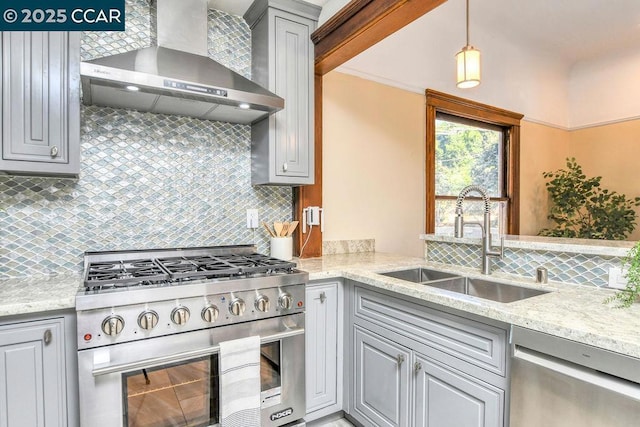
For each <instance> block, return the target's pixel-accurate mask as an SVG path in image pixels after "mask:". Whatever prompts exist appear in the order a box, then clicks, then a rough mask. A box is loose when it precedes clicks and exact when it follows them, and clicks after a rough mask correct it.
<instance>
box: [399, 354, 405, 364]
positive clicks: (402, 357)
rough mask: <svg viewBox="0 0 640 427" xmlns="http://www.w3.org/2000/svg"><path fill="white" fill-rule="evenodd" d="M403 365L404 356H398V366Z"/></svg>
mask: <svg viewBox="0 0 640 427" xmlns="http://www.w3.org/2000/svg"><path fill="white" fill-rule="evenodd" d="M403 363H404V354H399V355H398V366H402V364H403Z"/></svg>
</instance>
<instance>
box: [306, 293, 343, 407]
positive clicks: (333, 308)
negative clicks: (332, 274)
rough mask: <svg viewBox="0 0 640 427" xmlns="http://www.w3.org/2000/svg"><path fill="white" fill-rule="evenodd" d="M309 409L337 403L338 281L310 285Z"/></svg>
mask: <svg viewBox="0 0 640 427" xmlns="http://www.w3.org/2000/svg"><path fill="white" fill-rule="evenodd" d="M306 301H307V312H306V320H305V339H306V353H305V354H306V356H305V357H306V372H307V374H306V377H307V378H306V383H307V384H306V390H307V391H306V393H307V413H309V412H313V411H317V410H319V409H322V408H325V407H327V406H330V405H334V404H336V403H337V399H338V397H337V392H338V390H337V382H338V366H337V365H338V283H328V284H326V285H315V286H313V287H310V286H309V287H307V291H306Z"/></svg>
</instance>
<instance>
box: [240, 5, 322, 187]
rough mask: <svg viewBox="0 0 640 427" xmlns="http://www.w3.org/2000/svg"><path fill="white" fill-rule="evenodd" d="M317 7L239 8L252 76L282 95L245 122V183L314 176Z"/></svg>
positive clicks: (300, 181) (302, 180)
mask: <svg viewBox="0 0 640 427" xmlns="http://www.w3.org/2000/svg"><path fill="white" fill-rule="evenodd" d="M320 10H321V9H320V8H319V7H317V6H314V5H311V4H309V3H305V2H299V1H295V0H256V1H255V2H254V3H253V5H252V6H251V8H250V9H249V10H248V11H247V13H246V14H245V19H246V20H247V22H248V23H249V25H250V26H251V35H252V41H251V43H252V59H253V60H252V79H253V80H254V81H256V82H257V83H259V84H261V85H262V86H264V87H266V88H267V89H269V90H271V91H272V92H274V93H275V94H277V95H279V96H281V97H282V98H284V109H283V110H281V111H279V112H277V113H275V114H273V115H271V116H269V117H268V118H266V119H264V120H262V121H260V122H257V123H254V124H253V125H252V126H251V183H252V184H253V185H292V186H295V185H306V184H313V182H314V142H313V135H314V127H313V116H314V102H313V91H314V87H313V78H314V74H313V62H314V50H313V43H312V42H311V33H312V32H313V31H314V30H315V28H316V25H317V19H318V16H319V14H320Z"/></svg>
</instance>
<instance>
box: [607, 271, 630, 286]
mask: <svg viewBox="0 0 640 427" xmlns="http://www.w3.org/2000/svg"><path fill="white" fill-rule="evenodd" d="M626 274H627V270H626V269H623V268H620V267H611V268H610V269H609V287H610V288H614V289H624V288H625V287H626V286H627V278H626V277H625V276H626Z"/></svg>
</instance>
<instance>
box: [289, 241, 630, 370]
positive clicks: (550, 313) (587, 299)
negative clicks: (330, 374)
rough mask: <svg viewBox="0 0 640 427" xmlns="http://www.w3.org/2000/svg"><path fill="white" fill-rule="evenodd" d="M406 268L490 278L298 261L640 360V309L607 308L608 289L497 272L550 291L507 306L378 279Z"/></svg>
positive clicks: (371, 259)
mask: <svg viewBox="0 0 640 427" xmlns="http://www.w3.org/2000/svg"><path fill="white" fill-rule="evenodd" d="M407 266H411V267H417V266H423V267H429V268H434V269H438V270H442V271H450V272H454V273H456V274H460V275H464V276H468V277H482V278H487V276H483V275H482V274H480V271H479V268H478V269H476V268H465V267H452V266H447V265H443V264H435V263H429V262H425V260H424V259H422V258H411V257H402V256H394V255H389V254H381V253H363V254H350V255H330V256H325V257H322V258H316V259H313V258H312V259H304V260H298V268H300V269H301V270H306V271H308V272H309V277H310V279H311V280H319V279H324V278H331V277H345V278H347V279H352V280H355V281H358V282H362V283H365V284H368V285H370V286H372V287H374V288H379V289H386V290H390V291H392V292H396V293H398V294H402V295H406V296H409V297H414V298H418V299H421V300H424V301H428V302H432V303H435V304H440V305H442V306H445V307H449V308H453V309H457V310H460V311H464V312H467V313H472V314H475V315H479V316H483V317H487V318H490V319H494V320H498V321H502V322H505V323H510V324H514V325H518V326H522V327H525V328H530V329H533V330H537V331H540V332H545V333H548V334H551V335H555V336H559V337H562V338H567V339H570V340H573V341H578V342H582V343H585V344H589V345H593V346H596V347H600V348H604V349H607V350H610V351H614V352H617V353H622V354H626V355H629V356H633V357H637V358H640V304H634V305H633V306H632V307H631V308H629V309H619V308H615V307H613V306H609V305H605V304H603V301H604V299H605V298H606V297H607V296H609V295H612V293H613V291H612V290H610V289H602V288H598V287H596V286H588V285H585V286H578V285H567V284H562V283H554V282H550V283H549V284H547V285H540V284H537V283H535V282H534V280H533V279H528V280H527V279H522V280H517V281H514V280H511V279H512V278H510V277H509V276H506V275H500V274H496V273H494V274H492V275H491V276H490V277H489V278H490V279H494V280H498V281H500V282H505V283H511V284H516V285H520V286H527V287H532V288H537V289H544V290H548V291H551V292H549V293H548V294H545V295H540V296H536V297H533V298H528V299H524V300H520V301H516V302H512V303H507V304H505V303H499V302H494V301H489V300H484V299H480V298H475V297H471V296H466V295H461V294H457V293H454V292H449V291H445V290H441V289H437V288H432V287H429V286H424V285H420V284H417V283H410V282H406V281H403V280H399V279H394V278H390V277H386V276H381V275H379V274H376V272H381V271H389V270H401V269H402V267H407Z"/></svg>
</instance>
